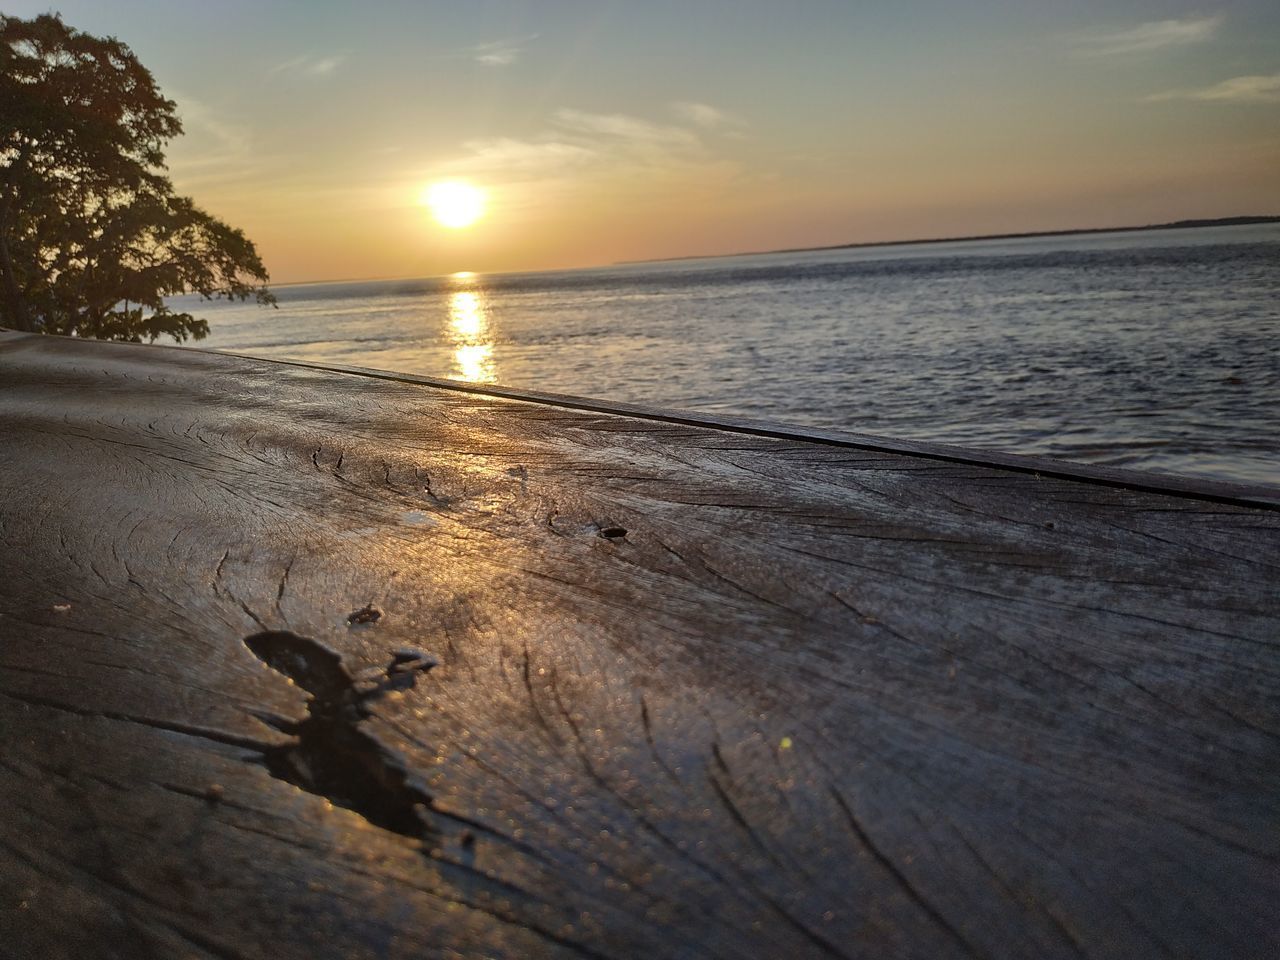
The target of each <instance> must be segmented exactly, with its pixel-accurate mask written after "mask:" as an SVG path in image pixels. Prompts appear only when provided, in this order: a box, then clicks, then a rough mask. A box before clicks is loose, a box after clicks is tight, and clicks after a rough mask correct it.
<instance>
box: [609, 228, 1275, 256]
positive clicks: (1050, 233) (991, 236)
mask: <svg viewBox="0 0 1280 960" xmlns="http://www.w3.org/2000/svg"><path fill="white" fill-rule="evenodd" d="M1257 223H1280V216H1265V217H1219V218H1217V219H1212V220H1174V221H1173V222H1171V223H1148V224H1145V225H1144V226H1140V227H1082V228H1078V229H1075V230H1034V231H1030V232H1027V233H984V234H975V235H972V236H963V237H926V238H924V239H919V240H866V241H861V242H858V243H832V244H827V245H826V246H821V247H781V248H779V249H777V250H742V251H739V252H737V253H703V254H696V253H691V254H685V255H683V256H679V257H649V258H647V259H643V260H618V261H616V262H615V264H614V265H615V266H626V265H629V264H636V263H673V262H675V261H677V260H722V259H727V258H729V257H765V256H769V255H770V254H775V253H817V252H819V251H822V250H858V249H862V248H864V247H909V246H924V245H927V244H935V243H969V242H971V241H976V240H1030V239H1033V238H1035V237H1074V236H1086V235H1089V234H1097V233H1139V232H1141V231H1143V230H1192V229H1196V228H1198V227H1244V226H1249V225H1251V224H1257Z"/></svg>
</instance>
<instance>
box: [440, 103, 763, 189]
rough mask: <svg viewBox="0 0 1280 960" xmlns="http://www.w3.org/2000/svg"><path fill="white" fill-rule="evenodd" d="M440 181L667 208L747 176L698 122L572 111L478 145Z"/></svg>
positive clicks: (443, 170) (466, 147)
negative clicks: (679, 193) (689, 193)
mask: <svg viewBox="0 0 1280 960" xmlns="http://www.w3.org/2000/svg"><path fill="white" fill-rule="evenodd" d="M432 175H433V176H466V177H475V178H477V179H480V180H482V181H484V182H485V183H487V184H488V185H490V186H492V187H499V188H500V187H502V186H504V185H505V186H515V185H519V186H520V195H522V196H524V197H530V198H536V200H533V201H530V202H535V203H538V204H543V205H545V204H553V203H555V202H557V201H556V199H555V198H560V201H559V202H566V200H567V198H568V197H571V196H577V197H582V196H584V195H588V194H593V195H595V196H597V197H600V196H608V197H611V198H612V199H613V201H618V200H620V198H621V197H622V196H624V195H626V196H629V197H632V198H643V199H644V202H649V203H662V202H666V200H667V198H669V197H670V196H672V195H673V193H672V189H673V188H672V184H674V183H680V184H681V185H682V187H681V189H682V190H685V189H700V190H704V191H720V190H723V189H726V188H727V185H729V184H732V183H733V182H735V181H736V179H737V178H738V177H739V176H740V175H741V171H740V169H739V167H738V165H737V164H736V163H735V162H733V161H731V160H729V159H727V158H725V157H723V156H719V155H717V153H716V152H715V151H713V150H712V149H711V148H710V147H709V146H708V145H707V143H705V142H704V141H703V138H702V136H701V135H700V131H699V130H698V129H696V128H694V126H693V125H692V124H690V125H678V124H664V123H659V122H654V121H652V120H649V119H645V118H642V117H636V116H631V115H629V114H623V113H590V112H587V111H584V110H576V109H572V108H569V107H564V108H561V109H559V110H556V111H555V112H554V113H553V114H552V115H551V116H550V118H549V119H548V122H547V125H546V127H545V128H544V129H543V130H542V132H541V133H539V134H537V135H535V136H532V137H528V138H514V137H495V138H486V139H480V140H470V141H467V142H465V143H463V144H462V150H461V151H460V153H459V154H457V155H456V156H454V157H452V158H449V159H447V160H445V161H444V162H442V163H441V164H439V165H437V166H436V167H435V169H434V170H433V171H432Z"/></svg>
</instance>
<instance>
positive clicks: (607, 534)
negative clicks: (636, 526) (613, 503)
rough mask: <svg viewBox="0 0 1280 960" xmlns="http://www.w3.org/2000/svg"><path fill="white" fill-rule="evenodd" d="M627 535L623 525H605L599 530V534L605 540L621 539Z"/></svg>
mask: <svg viewBox="0 0 1280 960" xmlns="http://www.w3.org/2000/svg"><path fill="white" fill-rule="evenodd" d="M626 535H627V530H626V528H625V527H605V528H604V529H602V530H601V531H600V536H602V537H604V538H605V539H606V540H621V539H622V538H623V537H625V536H626Z"/></svg>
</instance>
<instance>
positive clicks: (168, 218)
mask: <svg viewBox="0 0 1280 960" xmlns="http://www.w3.org/2000/svg"><path fill="white" fill-rule="evenodd" d="M175 107H176V105H175V104H174V102H173V101H172V100H166V99H165V98H164V97H163V96H161V94H160V91H159V90H158V89H157V87H156V83H155V79H154V78H153V77H152V76H151V73H150V71H148V70H147V69H146V68H145V67H144V66H142V64H140V63H139V62H138V59H137V57H135V56H134V55H133V52H132V51H131V50H130V49H129V48H128V47H127V46H125V45H124V44H123V43H120V42H119V41H118V40H116V39H115V38H113V37H105V38H103V37H94V36H90V35H89V34H85V33H81V32H79V31H77V30H74V29H72V28H70V27H68V26H67V25H66V24H64V23H63V22H62V19H61V18H60V17H59V16H57V15H49V14H44V15H41V16H38V17H35V18H34V19H32V20H23V19H19V18H17V17H8V16H0V325H4V326H10V327H14V328H16V329H18V330H29V331H37V332H43V333H59V334H68V335H76V336H86V337H100V338H104V339H112V340H131V341H134V342H139V341H141V340H143V339H144V338H145V339H147V340H150V341H154V340H156V339H157V338H158V337H160V336H163V335H166V334H167V335H169V336H171V337H173V338H174V339H175V340H178V341H182V340H186V339H187V338H188V337H192V338H194V339H197V340H199V339H201V338H202V337H204V336H205V335H207V334H208V332H209V325H208V323H207V322H206V321H205V320H203V319H200V318H197V317H195V316H193V315H192V314H190V313H177V312H174V311H172V310H170V309H169V307H168V306H167V305H166V303H165V298H166V297H171V296H176V295H178V294H182V293H198V294H200V295H201V296H202V297H204V298H207V299H217V298H220V297H225V298H228V299H238V300H246V299H248V298H249V297H253V298H255V299H256V300H257V301H258V302H259V303H262V304H274V303H275V297H273V296H272V294H271V292H270V291H269V290H268V289H267V287H266V281H267V271H266V269H265V268H264V267H263V265H262V260H261V259H260V258H259V256H258V251H257V249H256V248H255V247H254V245H253V243H252V241H250V240H249V239H248V238H247V237H245V235H244V234H243V233H242V232H240V231H239V230H236V229H234V228H232V227H230V226H228V225H227V224H225V223H223V222H222V221H220V220H218V219H216V218H214V217H212V216H210V215H209V214H207V213H205V212H204V211H203V210H201V209H199V208H198V207H196V206H195V204H194V203H192V201H191V200H190V199H188V198H187V197H181V196H177V195H176V194H175V193H174V192H173V185H172V184H171V183H170V182H169V179H168V178H167V177H166V176H165V170H166V168H165V158H164V146H165V144H166V143H167V142H168V141H169V140H170V139H172V138H173V137H175V136H177V135H179V134H180V133H181V132H182V123H181V121H180V120H179V119H178V116H177V113H176V112H175Z"/></svg>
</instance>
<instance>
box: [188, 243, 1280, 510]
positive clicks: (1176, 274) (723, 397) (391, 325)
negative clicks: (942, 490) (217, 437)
mask: <svg viewBox="0 0 1280 960" xmlns="http://www.w3.org/2000/svg"><path fill="white" fill-rule="evenodd" d="M275 293H276V295H277V297H278V298H279V307H278V309H265V308H262V307H259V306H257V305H254V304H239V303H237V304H227V303H225V302H216V303H194V302H193V301H192V299H191V298H177V299H176V300H175V301H174V303H173V305H174V306H175V307H176V308H179V309H194V310H195V311H196V312H197V313H198V314H199V315H202V316H204V317H206V318H207V319H208V320H209V323H210V326H211V334H210V336H209V337H208V338H206V339H205V340H203V341H200V342H198V343H191V344H188V345H189V346H197V347H200V348H206V349H214V350H224V351H229V352H234V353H241V354H249V355H253V356H259V357H272V358H289V359H297V360H306V361H312V362H316V363H321V364H324V363H335V364H348V365H354V366H360V367H373V368H377V369H381V370H390V371H399V372H405V373H413V374H420V375H425V376H430V377H447V378H453V379H457V380H464V381H470V382H473V383H480V384H486V383H487V384H501V385H504V386H509V387H515V388H523V389H527V390H533V391H543V392H554V393H566V394H574V395H579V396H584V397H593V398H603V399H607V400H613V401H623V402H629V403H640V404H646V405H651V406H657V407H662V408H669V409H672V410H681V411H692V412H695V413H696V412H701V413H709V414H717V415H728V416H741V417H747V418H752V419H756V420H767V421H773V422H775V423H779V424H784V425H799V426H806V427H818V428H822V429H834V430H844V431H850V432H854V433H860V434H873V435H879V436H884V437H898V438H910V439H919V440H933V441H942V442H945V443H949V444H958V445H961V446H965V447H972V448H985V449H990V450H999V451H1005V452H1012V453H1022V454H1036V455H1042V456H1049V457H1056V458H1061V459H1065V460H1072V461H1077V462H1081V463H1094V464H1108V465H1116V466H1123V467H1130V468H1137V469H1141V470H1149V471H1156V472H1159V473H1167V474H1180V475H1184V476H1191V477H1206V478H1214V479H1219V480H1229V481H1242V482H1247V483H1261V484H1265V485H1274V486H1277V487H1280V224H1255V225H1247V226H1229V227H1227V226H1218V227H1204V228H1187V229H1164V230H1146V231H1136V232H1126V233H1103V234H1088V235H1074V236H1057V237H1032V238H1020V239H1011V240H1009V239H1001V240H970V241H955V242H946V243H928V244H910V245H887V246H878V247H858V248H848V249H833V250H814V251H801V252H785V253H769V254H756V255H746V256H734V257H717V258H708V259H695V260H678V261H664V262H649V263H634V264H623V265H618V266H612V267H603V268H593V269H584V270H565V271H554V272H540V273H504V274H471V273H461V274H455V275H451V276H442V277H427V278H422V279H412V280H376V281H359V282H344V283H316V284H300V285H288V286H280V287H276V288H275Z"/></svg>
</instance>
